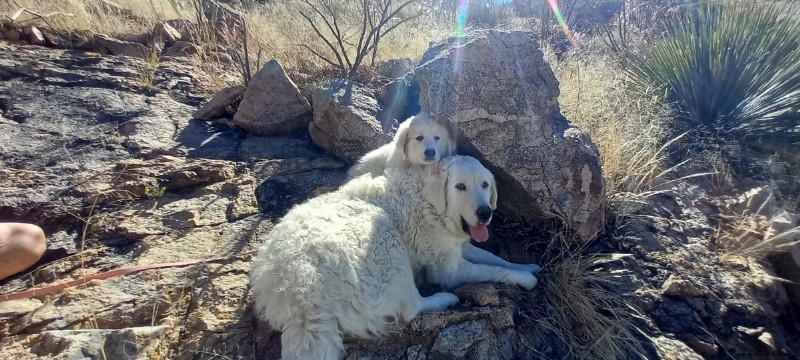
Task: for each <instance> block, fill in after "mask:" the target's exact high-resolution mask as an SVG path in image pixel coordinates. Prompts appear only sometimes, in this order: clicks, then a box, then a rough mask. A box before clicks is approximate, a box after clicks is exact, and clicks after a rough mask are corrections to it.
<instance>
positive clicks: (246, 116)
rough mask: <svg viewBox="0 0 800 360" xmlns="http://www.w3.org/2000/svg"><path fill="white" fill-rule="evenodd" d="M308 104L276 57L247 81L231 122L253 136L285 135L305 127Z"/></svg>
mask: <svg viewBox="0 0 800 360" xmlns="http://www.w3.org/2000/svg"><path fill="white" fill-rule="evenodd" d="M309 121H311V105H310V104H309V103H308V100H307V99H306V98H305V97H303V95H302V94H300V90H299V89H298V88H297V85H295V84H294V82H292V80H291V79H289V76H288V75H286V72H285V71H284V70H283V67H282V66H281V64H280V63H279V62H278V61H277V60H270V61H269V62H267V63H266V64H265V65H264V67H262V68H261V69H260V70H258V72H256V74H255V75H254V76H253V79H252V80H250V83H249V84H248V85H247V90H246V91H245V93H244V96H243V98H242V101H241V103H239V110H238V111H237V112H236V115H234V117H233V123H234V124H235V125H236V126H239V127H241V128H242V129H245V130H247V131H249V132H251V133H253V134H256V135H286V134H289V133H292V132H294V131H297V130H300V129H303V128H305V127H306V126H308V123H309Z"/></svg>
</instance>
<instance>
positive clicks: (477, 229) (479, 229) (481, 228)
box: [461, 217, 489, 242]
mask: <svg viewBox="0 0 800 360" xmlns="http://www.w3.org/2000/svg"><path fill="white" fill-rule="evenodd" d="M461 229H462V230H464V232H465V233H467V234H469V236H470V237H472V239H473V240H475V241H477V242H484V241H486V240H489V228H488V227H486V224H478V225H476V226H472V225H470V224H469V223H467V221H466V220H464V217H461Z"/></svg>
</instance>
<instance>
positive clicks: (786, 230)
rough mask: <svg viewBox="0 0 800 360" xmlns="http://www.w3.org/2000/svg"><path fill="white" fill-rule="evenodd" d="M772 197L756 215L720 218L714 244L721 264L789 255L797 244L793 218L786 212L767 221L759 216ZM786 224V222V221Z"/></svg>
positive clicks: (799, 238)
mask: <svg viewBox="0 0 800 360" xmlns="http://www.w3.org/2000/svg"><path fill="white" fill-rule="evenodd" d="M770 200H772V199H771V196H770V197H769V198H767V199H766V200H765V201H764V203H763V204H762V205H761V208H759V209H758V211H756V213H755V214H750V213H746V212H743V213H741V214H736V215H720V217H721V221H720V225H719V228H718V229H717V233H716V236H715V238H716V243H717V246H718V248H719V249H720V250H721V251H722V253H721V255H720V259H721V260H723V261H724V260H727V259H729V258H732V257H746V258H752V259H756V260H764V259H765V258H766V257H767V256H769V255H772V254H775V253H780V252H786V251H791V250H792V248H793V247H794V246H797V245H798V244H800V226H792V225H790V224H792V220H793V216H792V215H791V214H789V213H788V212H783V213H781V214H778V215H777V216H775V217H773V218H771V219H770V218H768V217H767V216H764V215H762V214H764V213H765V211H763V208H764V207H765V206H766V204H768V203H769V202H770ZM787 220H788V221H787Z"/></svg>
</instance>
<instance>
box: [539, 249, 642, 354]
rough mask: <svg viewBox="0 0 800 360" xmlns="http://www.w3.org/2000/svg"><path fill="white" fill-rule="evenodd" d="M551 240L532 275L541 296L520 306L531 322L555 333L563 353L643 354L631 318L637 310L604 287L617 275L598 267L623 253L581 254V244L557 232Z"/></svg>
mask: <svg viewBox="0 0 800 360" xmlns="http://www.w3.org/2000/svg"><path fill="white" fill-rule="evenodd" d="M554 239H555V240H553V241H552V242H551V243H550V245H549V248H548V251H547V252H553V253H555V256H551V257H550V258H551V259H552V261H550V264H545V265H544V266H542V271H541V272H540V274H539V276H538V277H539V279H541V280H542V282H541V283H540V284H539V288H538V291H539V292H541V295H539V296H541V299H540V300H539V301H538V305H536V307H537V308H531V309H527V311H526V312H527V313H529V314H530V316H529V320H530V321H532V322H533V324H534V327H535V328H538V331H541V332H543V333H546V334H549V335H551V336H553V337H555V338H556V339H557V340H558V342H560V343H561V344H560V345H561V346H563V349H564V351H566V352H567V354H566V355H565V356H566V358H570V359H573V358H574V359H624V358H633V357H637V356H636V355H638V357H640V358H643V357H644V356H643V355H642V354H644V353H645V350H644V349H643V347H642V343H641V340H640V339H639V338H637V335H636V334H638V333H639V330H638V328H637V327H636V325H635V323H634V321H635V319H636V318H637V317H638V313H637V311H636V310H634V309H633V308H632V307H630V306H629V305H627V304H626V301H625V299H624V298H623V297H622V296H621V295H619V294H616V293H614V292H611V291H609V290H607V289H606V288H605V287H604V286H607V285H611V284H613V283H614V282H615V281H617V279H618V278H619V277H620V276H621V275H619V274H615V273H611V272H608V271H604V270H602V269H601V268H600V265H602V264H603V263H606V262H609V261H615V260H618V259H620V258H621V257H624V256H625V255H622V254H607V255H585V254H583V249H582V248H575V247H574V246H572V247H570V245H569V244H567V243H566V241H565V240H564V239H563V236H558V235H556V236H554ZM558 239H562V240H560V241H559V240H558ZM526 303H535V302H526Z"/></svg>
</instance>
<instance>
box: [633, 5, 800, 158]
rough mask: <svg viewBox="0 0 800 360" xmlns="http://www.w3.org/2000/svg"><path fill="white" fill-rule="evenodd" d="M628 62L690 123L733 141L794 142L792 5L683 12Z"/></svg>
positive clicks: (797, 69) (799, 128)
mask: <svg viewBox="0 0 800 360" xmlns="http://www.w3.org/2000/svg"><path fill="white" fill-rule="evenodd" d="M632 64H633V66H632V67H631V69H630V74H631V76H632V77H633V79H634V80H635V81H636V82H638V83H639V84H640V85H642V86H649V87H652V86H665V87H666V89H667V92H668V95H669V97H670V100H671V101H673V102H674V103H675V104H677V106H678V107H679V109H680V110H681V112H682V114H683V115H682V117H683V118H684V119H686V120H689V121H691V122H692V123H694V124H695V125H696V126H700V127H703V128H705V129H706V130H710V132H712V133H717V134H721V135H725V136H733V137H737V138H739V139H742V138H747V139H753V138H755V139H759V140H764V139H770V140H771V141H781V142H785V143H786V144H787V145H789V144H796V145H797V144H800V10H798V7H797V6H796V5H791V4H790V5H780V4H774V3H773V4H767V5H765V4H756V3H751V4H742V3H739V4H720V3H708V4H705V5H699V6H696V7H689V8H686V9H683V11H682V12H681V13H680V14H679V15H677V16H676V17H675V18H674V21H673V24H672V26H671V28H670V30H669V32H668V34H667V36H666V37H665V38H664V39H663V40H662V41H660V42H659V43H657V44H656V45H655V46H654V47H653V48H652V49H651V51H649V52H647V54H646V55H644V56H641V57H634V58H633V59H632ZM768 141H769V140H768Z"/></svg>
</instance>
